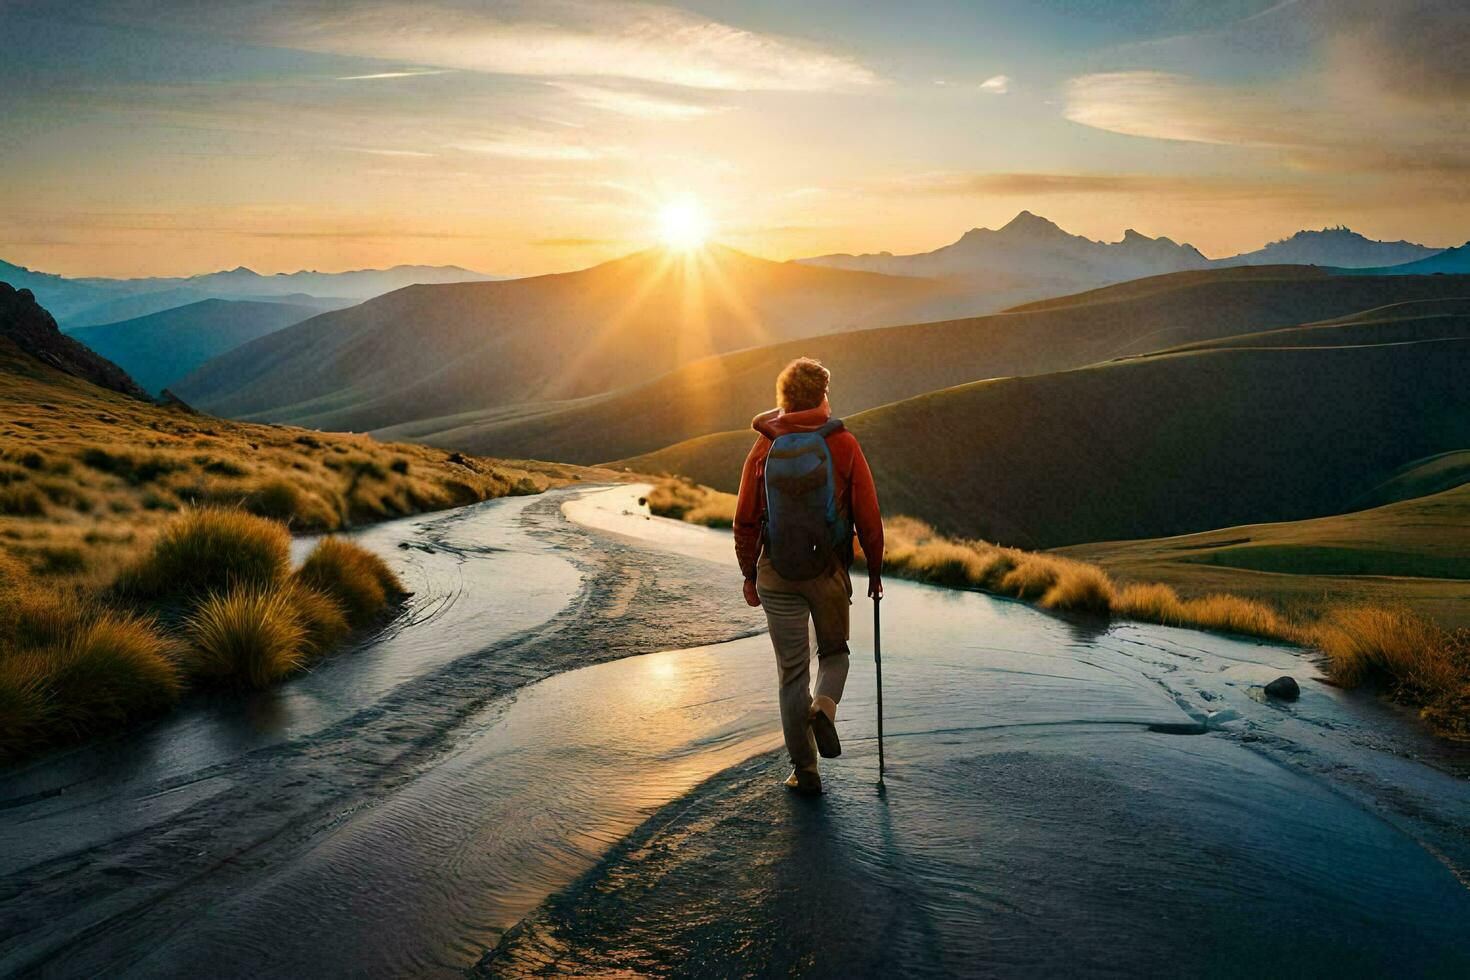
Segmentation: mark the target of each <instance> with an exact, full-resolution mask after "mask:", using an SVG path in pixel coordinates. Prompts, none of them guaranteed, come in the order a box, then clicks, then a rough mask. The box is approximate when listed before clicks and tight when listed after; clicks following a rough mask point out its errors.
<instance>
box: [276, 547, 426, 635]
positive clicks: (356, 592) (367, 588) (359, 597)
mask: <svg viewBox="0 0 1470 980" xmlns="http://www.w3.org/2000/svg"><path fill="white" fill-rule="evenodd" d="M296 574H297V577H298V578H299V579H300V581H301V582H302V583H303V584H304V585H306V586H309V587H310V588H313V589H316V590H317V591H319V592H321V593H323V594H324V595H327V596H330V597H331V598H332V599H334V600H335V601H336V602H337V603H339V604H340V605H341V607H342V609H343V610H344V611H345V612H346V614H347V618H348V621H349V622H351V623H352V624H353V625H354V626H361V625H363V624H364V623H367V622H369V621H370V620H372V619H373V617H375V616H376V615H378V613H380V612H382V610H383V608H384V607H385V606H386V605H387V604H388V597H389V596H391V595H401V594H402V593H403V591H404V590H403V583H401V582H399V581H398V576H396V575H394V574H393V571H392V569H390V568H389V567H388V565H387V563H386V562H384V561H383V559H381V558H379V557H378V556H377V555H375V554H373V553H372V552H371V551H368V550H367V549H365V548H363V547H362V546H361V545H357V544H354V543H353V542H351V541H348V540H346V539H344V538H323V539H322V541H321V542H319V543H318V544H317V546H316V547H315V548H313V549H312V552H311V554H310V555H308V556H307V559H306V561H305V562H303V563H302V565H301V570H300V571H299V572H297V573H296Z"/></svg>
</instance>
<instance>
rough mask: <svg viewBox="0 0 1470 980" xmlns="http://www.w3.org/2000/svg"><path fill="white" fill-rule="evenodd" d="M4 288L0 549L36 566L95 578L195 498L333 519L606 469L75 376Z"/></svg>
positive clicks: (52, 574)
mask: <svg viewBox="0 0 1470 980" xmlns="http://www.w3.org/2000/svg"><path fill="white" fill-rule="evenodd" d="M8 298H9V302H7V303H6V304H0V558H3V557H4V556H6V555H9V556H10V557H12V558H14V559H18V560H19V561H20V562H21V563H22V564H23V565H24V566H25V567H27V568H29V569H30V570H31V571H32V572H34V573H35V574H37V575H38V576H40V577H41V579H42V580H43V581H55V582H58V583H59V582H63V581H74V582H79V583H83V584H85V583H91V584H97V583H101V582H105V581H106V580H108V579H109V577H110V576H111V575H112V574H114V573H115V572H116V571H117V569H118V568H119V567H121V565H122V564H124V563H125V562H127V561H128V560H130V559H131V558H132V557H133V556H134V555H135V554H136V553H137V552H138V551H139V550H140V549H143V548H145V547H146V546H147V543H148V541H149V540H150V539H151V538H152V537H153V535H154V534H155V533H156V532H157V529H158V528H159V527H160V526H161V525H162V524H163V523H164V522H166V521H167V520H168V519H169V518H170V517H171V515H173V514H175V513H178V512H179V511H181V510H183V509H185V508H187V507H189V506H190V505H221V506H228V507H239V508H242V509H244V510H247V511H250V512H252V513H255V514H258V515H262V516H266V517H271V518H275V519H278V520H282V521H287V522H289V523H290V524H291V526H292V527H293V528H295V529H298V530H312V529H317V530H332V529H335V528H339V527H343V526H345V525H348V524H353V523H362V522H366V521H372V520H377V519H381V518H385V517H393V516H397V515H400V514H407V513H413V512H417V511H422V510H433V509H437V508H440V507H448V506H453V505H455V504H460V503H468V502H471V501H474V500H481V499H485V498H488V497H495V496H500V495H503V494H506V493H532V492H536V491H539V490H542V489H545V488H546V487H547V486H551V485H555V484H559V483H565V482H568V481H570V480H577V479H581V478H583V477H584V476H589V475H591V476H596V477H599V478H603V479H606V478H607V477H608V476H610V474H607V473H605V472H600V471H590V470H585V469H583V468H580V467H574V466H562V465H557V464H543V463H534V462H506V461H503V460H495V459H485V458H481V457H474V456H464V455H461V454H459V453H449V452H446V451H444V450H441V449H431V448H428V447H425V446H414V445H394V444H389V443H382V442H378V441H377V440H375V439H372V438H371V437H368V436H354V435H339V434H330V433H320V432H310V431H307V430H304V429H297V428H288V427H283V426H275V425H257V424H250V423H237V422H230V421H227V420H224V419H218V418H212V417H210V416H205V415H198V414H195V413H193V412H189V411H187V410H183V409H178V408H165V407H161V406H158V405H154V404H152V403H150V402H148V401H146V400H144V399H143V397H142V393H141V392H139V391H137V389H136V388H135V387H129V386H130V385H131V382H130V381H129V382H128V384H126V385H119V386H118V387H119V388H120V389H122V390H112V389H109V388H105V387H102V386H100V385H99V384H97V383H94V382H93V381H92V380H89V379H88V377H87V376H85V375H86V374H87V371H86V369H87V368H88V367H89V365H88V364H87V363H85V362H79V363H78V364H77V365H76V366H75V367H73V361H71V360H67V359H63V358H59V357H55V358H53V357H51V354H50V352H49V350H47V349H45V348H40V349H41V352H42V353H43V354H45V355H46V356H47V357H48V358H51V359H52V360H53V361H54V363H46V362H44V361H42V360H39V359H38V358H37V357H36V356H34V355H33V354H32V353H30V352H28V350H27V349H23V348H22V347H21V346H18V343H17V341H16V340H12V339H11V338H12V337H15V338H18V339H19V341H20V342H24V343H26V344H28V345H30V346H35V345H36V344H37V343H38V341H37V337H40V338H42V339H43V340H44V339H46V336H47V335H46V333H45V332H44V331H43V330H42V329H41V328H42V327H44V328H45V329H46V330H49V331H50V337H49V339H50V340H52V341H54V342H56V343H57V344H58V345H60V350H61V351H62V352H63V353H64V352H66V351H69V350H70V349H72V347H73V346H78V347H79V345H75V342H74V341H73V340H71V339H70V338H67V337H65V336H64V335H61V334H58V333H55V324H54V322H52V321H51V319H50V318H49V317H48V316H46V315H45V313H44V311H42V310H41V308H40V307H39V306H37V305H36V304H35V303H34V302H33V301H31V300H30V299H29V298H28V297H26V296H25V294H23V293H21V294H16V293H13V292H11V293H9V294H8ZM27 321H30V322H27ZM32 323H34V327H35V328H34V329H31V326H32ZM81 350H83V351H85V348H81ZM88 353H89V352H88ZM91 356H92V357H94V358H95V355H91ZM101 363H103V364H105V363H106V362H101ZM108 366H109V367H111V365H108ZM68 370H72V371H74V372H75V373H68ZM113 370H116V369H115V368H114V369H113ZM79 375H83V376H79ZM123 379H124V380H127V379H126V377H125V376H123ZM103 380H109V379H108V378H106V377H103ZM128 391H132V392H134V394H128V393H127V392H128Z"/></svg>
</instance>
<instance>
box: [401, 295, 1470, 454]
mask: <svg viewBox="0 0 1470 980" xmlns="http://www.w3.org/2000/svg"><path fill="white" fill-rule="evenodd" d="M1446 297H1451V298H1453V297H1470V277H1453V278H1445V277H1417V278H1412V277H1402V278H1375V277H1362V278H1351V277H1345V278H1334V277H1331V276H1328V275H1326V274H1324V273H1322V272H1321V271H1320V270H1316V269H1310V268H1306V267H1300V266H1287V267H1255V268H1240V269H1219V270H1211V271H1205V272H1182V273H1175V274H1172V275H1165V276H1154V277H1151V278H1148V279H1141V280H1137V281H1134V282H1130V283H1124V284H1120V285H1117V286H1110V287H1107V288H1105V289H1099V290H1093V291H1090V292H1087V293H1083V294H1079V295H1075V296H1070V297H1062V298H1058V299H1056V300H1050V301H1047V302H1043V303H1034V304H1030V305H1027V306H1024V307H1020V308H1018V309H1017V310H1016V311H1013V312H1007V313H1003V314H997V315H993V316H985V317H976V318H971V319H964V320H950V321H943V322H937V323H924V324H915V325H907V326H898V327H884V328H878V329H872V330H860V331H852V332H847V333H841V334H828V335H824V336H819V337H812V338H808V339H803V340H799V341H792V342H788V343H782V344H775V345H770V346H765V347H756V348H751V349H746V350H740V351H735V352H733V353H729V354H725V355H721V356H718V357H711V358H705V359H702V360H699V361H695V362H693V363H691V364H688V365H685V366H684V367H681V368H678V369H677V370H675V371H672V372H670V373H668V374H666V375H664V376H662V377H659V378H657V379H655V380H653V381H650V382H648V383H646V384H643V385H638V386H635V387H631V388H627V389H625V390H620V391H614V392H609V393H606V394H602V395H596V396H592V397H589V398H583V399H577V400H571V401H562V402H549V403H545V402H543V403H532V404H514V405H500V406H497V407H493V408H481V409H480V410H477V411H471V412H464V413H458V414H454V415H448V416H442V417H437V418H426V419H423V420H420V421H416V422H412V423H407V424H402V425H397V426H391V427H388V428H385V429H383V430H381V431H380V432H379V433H378V434H379V435H381V436H382V437H383V438H393V439H412V440H415V441H422V442H428V443H431V444H434V445H440V446H447V447H451V448H456V449H463V450H465V451H467V452H488V453H492V454H505V455H512V456H525V455H531V456H536V457H538V458H552V459H564V460H569V461H572V462H581V463H594V462H598V461H601V460H606V459H616V458H627V457H631V456H636V455H639V454H642V453H647V452H651V451H654V450H657V449H660V448H662V447H664V446H668V445H671V444H674V443H677V442H680V441H682V440H686V439H691V438H696V437H700V436H704V435H706V434H708V433H712V432H722V431H728V430H733V429H743V428H744V427H745V426H746V425H747V424H748V422H749V420H750V418H751V416H753V415H754V414H755V413H756V412H758V411H760V410H762V409H763V408H765V407H767V406H769V405H770V404H772V403H773V399H774V396H773V387H774V379H775V376H776V373H777V372H778V371H779V370H780V369H781V367H782V366H784V365H785V364H786V363H787V362H788V361H790V360H791V359H792V358H794V357H797V356H799V355H808V356H812V357H816V358H818V359H820V360H821V361H822V362H823V363H824V364H827V365H828V366H829V367H830V368H831V369H832V371H833V374H834V381H833V400H834V403H835V404H837V405H839V406H840V410H841V411H842V412H845V413H848V414H852V413H855V412H858V411H862V410H865V409H869V408H876V407H877V406H879V405H884V404H887V403H889V402H894V401H899V400H901V399H904V398H910V397H913V396H916V395H921V394H923V393H925V392H929V391H933V390H935V389H938V388H947V387H951V386H954V385H960V384H965V383H968V382H971V381H975V380H978V379H983V378H993V377H1007V376H1019V375H1035V374H1047V373H1051V372H1055V371H1064V370H1067V369H1070V368H1076V367H1082V366H1084V365H1087V364H1093V363H1096V362H1099V361H1104V360H1108V359H1110V358H1114V357H1120V356H1125V355H1129V354H1141V353H1145V352H1149V351H1155V350H1159V349H1161V348H1165V347H1170V346H1173V345H1177V344H1185V343H1190V342H1195V341H1215V340H1218V339H1219V338H1221V337H1226V336H1231V335H1235V334H1241V333H1245V332H1247V331H1256V330H1262V329H1266V328H1270V327H1280V326H1285V325H1288V324H1296V323H1303V322H1307V321H1315V320H1325V319H1328V318H1331V317H1341V316H1344V315H1346V314H1352V313H1356V312H1358V311H1360V310H1365V309H1367V308H1370V307H1383V306H1385V305H1388V304H1399V303H1404V302H1429V301H1436V300H1443V299H1445V298H1446ZM1458 302H1460V303H1461V304H1462V306H1461V307H1460V308H1461V309H1464V308H1465V306H1466V305H1467V304H1470V299H1465V300H1458ZM1442 307H1443V308H1451V304H1450V303H1449V302H1448V301H1447V302H1446V303H1445V304H1442V306H1437V307H1436V309H1440V308H1442ZM1394 315H1402V311H1400V312H1399V313H1398V314H1394ZM706 482H708V481H706ZM724 482H728V480H727V481H724Z"/></svg>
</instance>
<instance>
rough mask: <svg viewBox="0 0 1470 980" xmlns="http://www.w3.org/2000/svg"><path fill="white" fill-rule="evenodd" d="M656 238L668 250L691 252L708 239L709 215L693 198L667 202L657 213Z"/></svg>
mask: <svg viewBox="0 0 1470 980" xmlns="http://www.w3.org/2000/svg"><path fill="white" fill-rule="evenodd" d="M658 237H659V240H660V241H662V242H663V243H664V244H665V245H667V246H668V247H669V248H673V249H678V250H679V251H681V252H689V251H693V250H694V249H696V248H699V247H700V246H701V245H703V244H704V242H705V239H706V238H708V237H709V215H707V214H705V211H704V207H703V206H702V205H701V204H700V203H699V201H698V200H696V199H695V198H692V197H681V198H676V199H674V200H671V201H667V202H665V203H664V205H663V206H662V207H661V208H659V211H658Z"/></svg>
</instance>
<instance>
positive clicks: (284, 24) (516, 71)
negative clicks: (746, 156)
mask: <svg viewBox="0 0 1470 980" xmlns="http://www.w3.org/2000/svg"><path fill="white" fill-rule="evenodd" d="M75 6H76V7H79V8H82V9H83V10H88V8H90V11H89V12H90V13H91V15H92V16H94V17H96V18H99V19H103V20H109V21H114V22H116V21H124V22H127V23H130V24H135V25H137V24H141V25H145V26H149V27H158V26H169V27H174V28H180V29H187V30H190V31H196V32H204V33H208V34H213V35H215V36H225V37H232V38H237V39H240V40H245V41H250V42H254V43H259V44H269V45H272V46H276V47H283V48H293V49H297V50H305V51H317V52H324V53H330V54H338V55H354V56H360V57H368V58H381V59H385V60H392V61H395V62H399V63H404V62H407V63H409V64H418V65H431V66H434V67H438V68H453V69H461V70H465V71H478V72H489V73H494V74H503V75H527V76H564V77H573V76H581V77H603V78H628V79H637V80H640V81H650V82H663V83H668V84H674V85H683V86H687V87H692V88H707V89H728V90H774V91H814V92H816V91H851V90H861V89H864V88H867V87H869V86H871V85H874V84H876V83H877V82H878V81H879V78H878V76H877V74H876V73H875V72H873V70H872V69H870V68H868V67H866V66H865V65H863V64H862V63H860V62H859V61H857V60H855V59H854V58H852V57H850V56H847V55H844V54H840V53H836V52H832V51H829V50H827V49H826V48H824V47H822V46H820V45H817V44H814V43H812V42H809V41H805V40H800V39H796V38H789V37H783V36H781V35H777V34H768V33H760V32H756V31H750V30H746V29H744V28H740V27H735V26H733V25H730V24H726V23H722V22H720V21H717V20H711V19H709V18H707V17H703V16H700V15H698V14H695V13H691V12H688V11H685V10H681V9H678V8H676V7H669V6H663V5H660V4H654V3H640V2H629V0H489V2H486V0H426V2H409V0H360V2H357V3H353V4H350V5H349V4H344V3H341V2H340V0H298V2H293V3H289V4H287V3H280V2H278V0H239V2H235V3H229V4H222V3H219V2H218V0H107V2H103V0H84V2H82V3H79V4H76V5H75ZM377 74H380V75H387V74H391V73H390V72H382V73H377Z"/></svg>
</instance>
